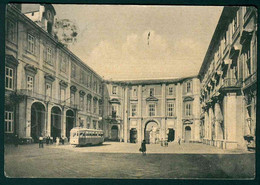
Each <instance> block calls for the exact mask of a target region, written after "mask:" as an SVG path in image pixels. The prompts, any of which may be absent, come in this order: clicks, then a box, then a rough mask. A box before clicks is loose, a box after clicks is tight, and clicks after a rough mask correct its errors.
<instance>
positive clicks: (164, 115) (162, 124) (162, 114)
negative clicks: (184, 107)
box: [160, 84, 166, 139]
mask: <svg viewBox="0 0 260 185" xmlns="http://www.w3.org/2000/svg"><path fill="white" fill-rule="evenodd" d="M161 100H162V103H161V116H162V120H161V135H160V137H161V138H163V139H165V134H166V130H165V129H166V122H165V118H166V114H165V113H166V111H165V109H166V102H165V101H166V85H165V84H162V99H161Z"/></svg>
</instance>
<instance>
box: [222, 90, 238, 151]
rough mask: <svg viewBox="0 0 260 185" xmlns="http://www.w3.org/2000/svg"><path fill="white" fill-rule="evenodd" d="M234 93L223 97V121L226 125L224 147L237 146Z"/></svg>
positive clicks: (231, 147)
mask: <svg viewBox="0 0 260 185" xmlns="http://www.w3.org/2000/svg"><path fill="white" fill-rule="evenodd" d="M236 106H237V103H236V93H227V96H225V97H224V122H225V125H226V148H227V149H233V148H237V142H236V121H237V120H236V116H237V115H236V112H237V111H236V109H237V107H236Z"/></svg>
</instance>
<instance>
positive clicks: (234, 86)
mask: <svg viewBox="0 0 260 185" xmlns="http://www.w3.org/2000/svg"><path fill="white" fill-rule="evenodd" d="M241 87H242V80H238V79H236V78H225V79H224V80H223V84H222V86H221V87H220V91H237V90H239V89H240V88H241Z"/></svg>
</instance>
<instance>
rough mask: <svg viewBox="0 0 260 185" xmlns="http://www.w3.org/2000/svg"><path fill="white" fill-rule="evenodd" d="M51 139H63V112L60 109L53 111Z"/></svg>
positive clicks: (54, 108) (56, 108)
mask: <svg viewBox="0 0 260 185" xmlns="http://www.w3.org/2000/svg"><path fill="white" fill-rule="evenodd" d="M51 137H53V139H54V140H55V141H56V137H61V110H60V108H59V107H52V109H51Z"/></svg>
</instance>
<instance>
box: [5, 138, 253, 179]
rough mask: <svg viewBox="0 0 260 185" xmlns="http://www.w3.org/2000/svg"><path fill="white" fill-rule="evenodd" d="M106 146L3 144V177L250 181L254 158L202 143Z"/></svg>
mask: <svg viewBox="0 0 260 185" xmlns="http://www.w3.org/2000/svg"><path fill="white" fill-rule="evenodd" d="M139 147H140V146H139V144H129V143H116V142H115V143H113V142H106V143H104V144H103V145H102V146H90V147H73V146H70V145H64V146H62V145H60V146H55V145H51V146H44V148H38V145H36V144H32V145H22V146H19V147H18V148H16V147H14V146H10V145H6V146H5V166H4V167H5V174H6V176H7V177H33V178H37V177H42V178H55V177H56V178H63V177H66V178H130V179H139V178H145V179H147V178H149V179H151V178H152V179H154V178H155V179H160V178H178V179H180V178H192V179H194V178H214V179H216V178H217V179H219V178H221V179H222V178H225V179H226V178H228V179H230V178H235V179H240V178H247V179H248V178H253V177H254V172H255V154H254V153H250V152H245V153H243V152H242V151H238V150H235V151H226V150H220V149H217V148H215V147H212V146H207V145H203V144H182V145H180V146H179V145H178V144H175V143H170V144H169V146H168V147H161V146H160V145H158V144H157V145H147V150H148V154H147V155H146V156H142V155H141V154H140V153H139V152H138V149H139Z"/></svg>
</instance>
